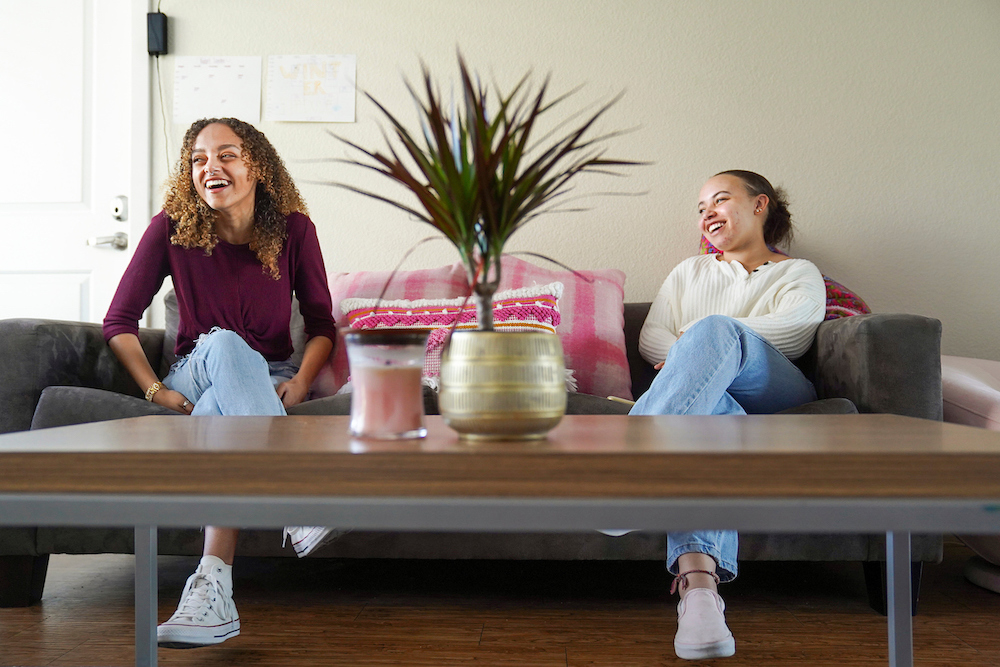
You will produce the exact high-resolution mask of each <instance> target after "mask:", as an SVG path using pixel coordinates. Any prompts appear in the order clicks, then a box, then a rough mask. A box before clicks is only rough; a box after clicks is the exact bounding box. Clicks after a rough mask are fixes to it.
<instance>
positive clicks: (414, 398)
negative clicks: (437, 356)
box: [344, 329, 429, 440]
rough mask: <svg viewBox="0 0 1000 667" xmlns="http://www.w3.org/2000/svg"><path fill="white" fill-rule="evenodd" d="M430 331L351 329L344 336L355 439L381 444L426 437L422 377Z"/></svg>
mask: <svg viewBox="0 0 1000 667" xmlns="http://www.w3.org/2000/svg"><path fill="white" fill-rule="evenodd" d="M428 334H429V332H428V331H421V330H418V329H351V330H349V331H347V332H346V333H345V334H344V340H345V341H346V343H347V360H348V363H349V364H350V369H351V384H352V386H353V392H352V395H351V427H350V432H351V435H353V436H355V437H358V438H375V439H378V440H402V439H406V438H422V437H424V436H426V435H427V428H426V426H425V425H424V392H423V386H422V383H421V374H422V371H423V365H424V350H425V348H426V345H427V336H428Z"/></svg>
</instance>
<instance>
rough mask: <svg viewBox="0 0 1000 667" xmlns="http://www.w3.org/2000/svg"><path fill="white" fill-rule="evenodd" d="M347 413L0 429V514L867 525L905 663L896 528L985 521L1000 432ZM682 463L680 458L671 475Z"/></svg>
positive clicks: (482, 525)
mask: <svg viewBox="0 0 1000 667" xmlns="http://www.w3.org/2000/svg"><path fill="white" fill-rule="evenodd" d="M347 421H348V418H347V417H306V416H299V417H190V418H181V417H141V418H136V419H126V420H120V421H111V422H101V423H95V424H84V425H79V426H69V427H62V428H54V429H47V430H42V431H31V432H20V433H10V434H5V435H0V522H2V523H3V524H5V525H22V526H38V525H51V526H131V527H135V531H136V664H137V665H155V664H156V634H155V633H156V558H155V555H156V547H157V545H156V527H157V526H172V527H182V526H200V525H206V524H208V525H213V524H214V525H228V526H243V527H247V528H257V527H274V526H284V525H332V526H353V527H356V528H360V529H375V530H456V531H535V530H537V531H568V530H569V531H573V530H579V531H589V530H594V529H598V528H617V527H621V528H635V529H646V530H657V531H667V530H691V529H736V530H747V531H749V530H752V531H757V532H815V531H817V530H819V531H823V532H884V533H886V538H887V541H886V543H887V561H888V572H889V575H888V589H889V663H890V664H891V665H900V666H901V665H911V664H912V627H911V618H910V611H909V610H910V577H909V566H910V549H909V544H910V543H909V534H910V532H955V533H964V532H967V533H973V532H980V533H989V532H998V533H1000V433H995V432H991V431H986V430H981V429H974V428H971V427H965V426H958V425H953V424H944V423H940V422H932V421H926V420H921V419H914V418H909V417H900V416H896V415H780V416H773V415H768V416H743V417H666V416H665V417H627V416H609V415H602V416H567V417H566V418H564V419H563V421H562V422H561V423H560V424H559V426H558V427H557V428H556V429H555V430H553V431H552V432H551V433H550V435H549V438H548V439H547V440H542V441H536V442H493V443H476V444H470V443H465V442H462V441H460V440H459V439H458V437H457V436H456V434H455V433H454V432H453V431H451V430H450V429H448V428H447V427H446V426H445V425H444V423H443V422H442V421H441V419H440V418H439V417H430V418H428V431H429V434H428V436H427V438H425V439H422V440H412V441H398V442H377V441H361V440H355V439H352V438H350V437H349V436H348V434H347ZM681 471H683V474H681Z"/></svg>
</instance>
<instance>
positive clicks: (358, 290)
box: [312, 263, 469, 398]
mask: <svg viewBox="0 0 1000 667" xmlns="http://www.w3.org/2000/svg"><path fill="white" fill-rule="evenodd" d="M391 274H392V272H391V271H354V272H351V273H344V272H338V273H331V274H329V276H328V278H329V283H330V295H331V296H332V297H333V317H334V319H335V321H336V322H337V328H338V329H346V328H347V327H348V326H349V322H348V320H347V315H345V314H344V313H343V312H342V310H341V308H340V302H341V301H343V300H344V299H349V298H365V297H368V298H372V299H377V298H378V295H379V294H381V292H382V288H384V287H385V284H386V282H388V281H389V276H390V275H391ZM468 291H469V288H468V287H467V283H466V281H465V269H463V268H462V266H461V264H458V263H455V264H451V265H449V266H441V267H438V268H435V269H419V270H416V271H399V272H397V273H396V275H395V276H393V278H392V282H390V283H389V288H388V289H387V290H386V292H385V296H384V298H386V299H452V298H455V297H459V296H464V295H465V294H467V293H468ZM347 376H348V368H347V351H346V350H345V349H344V344H343V341H337V344H336V345H335V347H334V350H333V354H332V355H330V360H329V361H327V363H326V366H325V367H324V368H323V370H322V371H320V374H319V375H318V376H317V377H316V379H315V380H314V381H313V384H312V395H313V397H314V398H320V397H323V396H332V395H333V394H336V393H337V390H338V389H340V388H341V387H342V386H344V383H345V382H347Z"/></svg>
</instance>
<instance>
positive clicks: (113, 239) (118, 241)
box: [87, 232, 128, 250]
mask: <svg viewBox="0 0 1000 667" xmlns="http://www.w3.org/2000/svg"><path fill="white" fill-rule="evenodd" d="M87 245H89V246H99V245H109V246H111V247H112V248H114V249H115V250H124V249H125V248H127V247H128V234H126V233H125V232H115V234H114V235H113V236H95V237H93V238H89V239H87Z"/></svg>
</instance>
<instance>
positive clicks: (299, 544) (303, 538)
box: [285, 526, 350, 558]
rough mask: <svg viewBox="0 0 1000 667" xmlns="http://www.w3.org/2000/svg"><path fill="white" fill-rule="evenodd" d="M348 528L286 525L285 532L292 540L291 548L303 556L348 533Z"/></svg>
mask: <svg viewBox="0 0 1000 667" xmlns="http://www.w3.org/2000/svg"><path fill="white" fill-rule="evenodd" d="M348 532H350V530H349V529H348V530H340V529H338V528H326V527H324V526H286V527H285V534H286V535H287V536H288V539H289V540H291V542H292V548H293V549H295V554H296V555H297V556H298V557H299V558H305V557H306V556H308V555H309V554H311V553H312V552H314V551H316V550H317V549H319V548H320V547H321V546H323V545H324V544H329V543H330V542H333V541H334V540H335V539H337V538H338V537H340V536H341V535H343V534H344V533H348Z"/></svg>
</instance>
